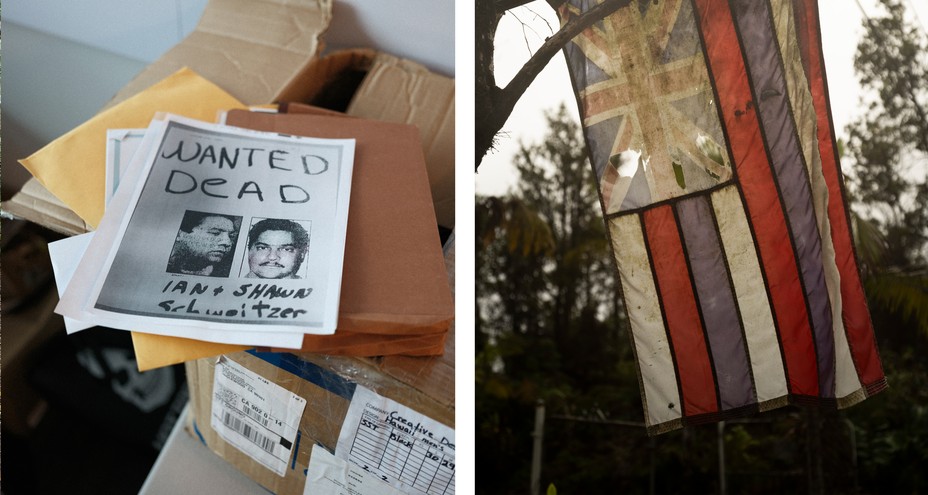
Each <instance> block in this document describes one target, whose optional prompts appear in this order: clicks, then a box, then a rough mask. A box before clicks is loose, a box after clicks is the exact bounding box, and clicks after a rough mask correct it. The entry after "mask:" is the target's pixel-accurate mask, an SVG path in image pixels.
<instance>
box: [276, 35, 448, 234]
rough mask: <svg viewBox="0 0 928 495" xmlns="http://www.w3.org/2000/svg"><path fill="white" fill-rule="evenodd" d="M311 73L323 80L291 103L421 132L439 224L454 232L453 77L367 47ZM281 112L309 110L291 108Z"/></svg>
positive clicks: (320, 63) (321, 63)
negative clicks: (396, 124) (409, 127)
mask: <svg viewBox="0 0 928 495" xmlns="http://www.w3.org/2000/svg"><path fill="white" fill-rule="evenodd" d="M308 71H309V72H310V73H313V74H321V75H322V77H318V78H315V81H314V82H312V83H309V85H307V86H305V87H304V89H305V91H304V92H303V94H302V95H300V96H301V98H300V99H296V98H294V99H291V100H290V101H305V102H307V103H311V104H312V105H314V106H317V107H325V108H331V109H335V110H343V111H344V112H345V113H346V114H348V115H351V116H355V117H363V118H366V119H372V120H380V121H383V122H396V123H401V124H410V125H413V126H415V127H416V128H417V129H418V130H419V139H420V140H421V141H422V149H423V151H424V152H425V162H426V165H427V170H428V176H429V184H430V186H431V190H432V201H433V204H434V208H435V216H436V218H437V220H438V224H439V225H441V226H443V227H447V228H449V229H451V228H454V79H451V78H448V77H445V76H442V75H440V74H436V73H434V72H431V71H429V70H428V69H426V68H425V67H424V66H422V65H419V64H417V63H415V62H412V61H410V60H405V59H401V58H398V57H394V56H392V55H388V54H386V53H377V52H374V51H372V50H363V49H359V50H344V51H339V52H335V53H332V54H330V55H327V56H325V57H322V58H320V59H318V60H316V61H314V62H313V63H312V64H311V65H310V67H309V69H308ZM287 96H290V97H293V96H296V95H287ZM281 101H284V100H281ZM282 111H284V112H286V113H300V112H303V111H305V110H304V108H303V107H301V106H300V105H293V106H288V107H286V108H283V109H282Z"/></svg>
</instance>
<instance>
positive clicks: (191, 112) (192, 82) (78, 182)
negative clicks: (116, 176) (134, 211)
mask: <svg viewBox="0 0 928 495" xmlns="http://www.w3.org/2000/svg"><path fill="white" fill-rule="evenodd" d="M233 108H245V105H243V104H242V103H241V102H239V101H238V100H236V99H235V98H234V97H232V95H230V94H229V93H227V92H225V91H224V90H222V89H221V88H219V86H216V85H215V84H213V83H211V82H210V81H207V80H206V79H204V78H203V77H201V76H199V75H198V74H197V73H195V72H193V71H192V70H190V69H188V68H186V67H185V68H183V69H180V70H179V71H177V72H175V73H174V74H172V75H171V76H168V77H167V78H165V79H163V80H162V81H160V82H158V83H157V84H155V85H154V86H151V87H149V88H148V89H146V90H143V91H141V92H140V93H137V94H136V95H135V96H132V97H130V98H128V99H126V100H124V101H123V102H121V103H119V104H117V105H115V106H113V107H110V108H109V109H107V110H104V111H103V112H100V113H99V114H97V115H96V116H94V117H93V118H91V119H90V120H88V121H87V122H84V123H83V124H81V125H79V126H78V127H75V128H74V129H72V130H71V131H70V132H68V133H67V134H65V135H63V136H61V137H59V138H58V139H56V140H54V141H52V142H51V143H49V144H48V145H47V146H45V147H44V148H42V149H41V150H39V151H37V152H35V153H34V154H33V155H32V156H30V157H28V158H25V159H23V160H20V161H19V162H20V163H22V164H23V166H25V167H26V169H27V170H29V172H31V173H32V175H33V176H35V178H36V179H38V181H39V182H40V183H41V184H42V185H43V186H45V188H46V189H48V190H49V191H50V192H51V193H52V194H54V195H55V196H57V197H58V199H60V200H61V201H62V202H63V203H64V204H66V205H67V206H68V207H69V208H71V209H72V210H74V213H77V215H78V216H80V217H81V218H82V219H83V220H84V221H85V222H87V224H89V225H90V226H92V227H96V226H97V224H99V222H100V219H101V218H102V217H103V207H104V206H103V203H104V193H105V188H106V130H107V129H126V128H146V127H148V124H149V122H151V119H152V117H154V115H155V114H156V113H158V112H167V113H174V114H177V115H183V116H185V117H190V118H194V119H199V120H205V121H209V122H213V121H215V120H216V115H217V113H218V112H219V111H222V110H230V109H233Z"/></svg>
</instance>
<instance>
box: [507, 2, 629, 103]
mask: <svg viewBox="0 0 928 495" xmlns="http://www.w3.org/2000/svg"><path fill="white" fill-rule="evenodd" d="M624 3H625V1H624V0H606V1H605V2H603V3H601V4H599V5H597V6H595V7H593V8H592V9H590V10H588V11H586V12H584V13H582V14H580V16H579V17H577V18H575V19H573V20H572V21H570V22H568V23H567V24H566V25H565V26H564V27H562V28H561V29H560V30H558V32H556V33H554V35H552V36H551V37H550V38H548V39H546V40H545V42H544V44H543V45H541V47H540V48H539V49H538V51H536V52H535V54H534V55H532V57H531V58H530V59H529V60H528V62H526V63H525V65H523V66H522V68H521V69H520V70H519V72H518V73H517V74H516V75H515V77H513V78H512V80H511V81H509V84H507V85H506V88H505V89H503V93H502V97H503V98H504V99H507V98H512V99H513V100H514V101H513V102H512V103H513V106H515V102H516V101H518V99H519V97H520V96H521V95H522V94H523V93H525V90H526V89H528V87H529V85H531V84H532V81H534V80H535V78H536V77H538V74H540V73H541V71H542V70H544V68H545V66H547V65H548V62H550V61H551V58H552V57H554V54H555V53H557V52H558V51H560V50H561V49H562V48H564V46H565V45H567V43H568V42H569V41H570V40H572V39H574V37H576V36H577V35H578V34H580V33H581V32H582V31H583V30H585V29H586V28H588V27H590V26H592V25H593V23H595V22H597V21H599V20H601V19H603V18H604V17H606V16H607V15H609V14H611V13H613V12H615V11H616V10H617V9H618V8H619V6H620V5H621V4H624Z"/></svg>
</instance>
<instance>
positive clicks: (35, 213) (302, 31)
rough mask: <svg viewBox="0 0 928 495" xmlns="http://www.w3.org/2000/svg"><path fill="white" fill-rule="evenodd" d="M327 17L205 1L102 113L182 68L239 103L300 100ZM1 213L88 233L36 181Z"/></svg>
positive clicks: (284, 2)
mask: <svg viewBox="0 0 928 495" xmlns="http://www.w3.org/2000/svg"><path fill="white" fill-rule="evenodd" d="M331 17H332V2H331V0H309V1H301V2H291V1H288V0H266V1H263V2H250V1H247V0H210V1H209V3H208V4H207V5H206V8H205V10H204V11H203V15H202V17H201V18H200V21H199V22H198V23H197V26H196V28H195V29H194V31H193V32H192V33H191V34H190V35H188V36H187V37H186V38H184V39H183V40H182V41H181V42H180V43H178V44H177V45H175V46H174V47H173V48H172V49H170V50H169V51H168V52H166V53H165V54H164V55H163V56H161V57H160V58H159V59H158V60H156V61H155V62H153V63H152V64H150V65H149V66H147V67H146V68H145V69H144V70H143V71H142V72H141V73H140V74H139V75H137V76H136V77H135V78H134V79H133V80H132V81H130V82H129V83H128V84H127V85H126V86H124V87H123V88H122V89H121V90H120V91H119V92H118V93H117V94H116V95H115V96H114V97H113V98H112V99H111V100H110V102H109V103H107V105H106V106H105V107H104V108H103V109H102V110H106V109H109V108H111V107H112V106H114V105H116V104H117V103H120V102H123V101H125V100H126V99H128V98H130V97H131V96H133V95H135V94H137V93H138V92H140V91H142V90H143V89H146V88H148V87H150V86H152V85H154V84H155V83H157V82H159V81H162V80H163V79H165V78H166V77H168V76H169V75H171V74H174V73H176V72H177V71H178V70H180V69H181V68H184V67H189V68H190V69H192V70H193V71H195V72H196V73H197V74H199V75H201V76H203V77H205V78H206V79H208V80H209V81H210V82H212V83H214V84H216V85H218V86H219V87H221V88H222V89H224V90H225V91H227V92H229V93H230V94H231V95H232V96H234V97H236V98H237V99H238V100H240V101H242V102H244V103H246V104H255V105H258V104H265V103H271V102H274V101H281V100H287V101H290V100H302V98H303V97H304V95H306V94H308V93H309V92H310V91H314V86H313V84H311V83H313V82H314V81H315V75H314V73H313V72H310V66H311V64H312V62H313V61H314V60H315V59H316V58H317V55H318V54H319V53H320V52H321V47H322V42H321V39H320V38H321V36H322V34H323V33H324V32H325V30H326V29H327V28H328V25H329V21H330V20H331ZM308 83H310V84H308ZM101 139H102V138H101ZM16 158H20V157H16ZM101 201H102V198H101ZM2 208H3V210H4V212H5V213H6V214H8V215H11V216H14V217H17V218H21V219H24V220H29V221H31V222H35V223H38V224H39V225H42V226H45V227H47V228H49V229H51V230H54V231H56V232H60V233H63V234H68V235H74V234H79V233H83V232H88V231H89V230H90V225H89V224H88V223H87V222H85V220H84V219H82V218H81V217H79V216H78V215H76V214H74V212H73V211H72V210H71V209H70V208H69V207H68V206H66V205H65V204H64V203H63V202H62V201H60V200H59V199H58V198H56V197H55V195H54V194H52V193H51V192H49V191H48V189H46V188H45V187H44V186H43V185H41V184H39V183H38V181H37V180H36V179H30V180H29V181H27V183H26V184H25V185H24V186H23V188H22V190H21V191H20V192H19V193H18V194H16V195H14V196H13V198H11V199H10V200H8V201H5V202H3V205H2Z"/></svg>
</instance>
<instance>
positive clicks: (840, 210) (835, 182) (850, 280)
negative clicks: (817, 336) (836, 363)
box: [800, 0, 884, 386]
mask: <svg viewBox="0 0 928 495" xmlns="http://www.w3.org/2000/svg"><path fill="white" fill-rule="evenodd" d="M803 1H804V2H805V14H806V15H805V19H804V20H805V21H806V23H805V30H804V31H805V36H801V37H800V39H804V40H807V41H808V43H807V44H804V45H803V46H801V47H800V48H801V50H802V51H803V52H804V53H803V55H804V58H805V59H807V60H808V61H809V63H808V68H807V70H808V71H809V73H808V74H807V75H806V76H807V78H808V79H809V84H810V87H811V90H812V103H813V105H814V106H815V114H816V117H817V121H818V142H819V151H820V153H821V157H822V171H823V172H824V174H825V183H826V184H827V185H828V219H829V221H830V222H831V237H832V242H833V243H834V246H835V262H836V263H837V265H838V271H839V272H840V273H841V299H842V301H843V304H842V306H841V308H842V317H843V319H844V328H845V330H846V333H847V338H848V345H849V346H850V348H851V356H852V357H853V358H854V364H855V366H856V367H857V374H858V376H859V377H860V381H861V383H862V384H864V385H865V386H866V385H871V384H874V383H876V382H879V381H881V380H882V379H883V377H884V375H883V367H882V365H881V364H880V358H879V355H878V353H877V348H876V342H875V340H874V334H873V325H872V323H871V321H870V312H869V311H868V309H867V300H866V297H865V295H864V290H863V286H862V285H861V283H860V272H859V271H858V268H857V260H856V258H855V256H854V247H853V240H852V238H851V231H850V226H849V225H848V220H847V213H846V212H847V206H846V205H845V203H844V196H843V194H842V190H841V187H842V186H841V183H842V178H841V175H840V174H841V171H840V166H839V165H838V159H837V157H836V156H835V147H834V140H833V139H834V138H833V133H832V127H831V119H830V116H829V110H828V88H827V87H826V86H825V74H824V71H825V68H824V63H823V61H822V58H821V51H820V50H819V49H818V48H819V47H820V46H821V37H820V33H819V29H818V24H819V20H818V4H817V3H816V1H815V0H803ZM801 27H802V26H800V28H801ZM800 30H802V29H800Z"/></svg>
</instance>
